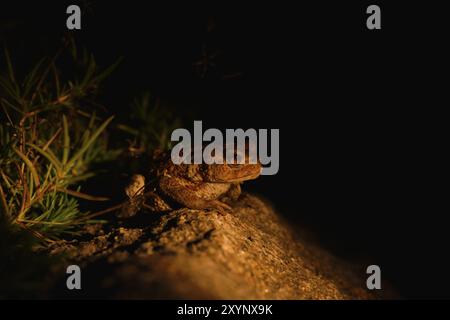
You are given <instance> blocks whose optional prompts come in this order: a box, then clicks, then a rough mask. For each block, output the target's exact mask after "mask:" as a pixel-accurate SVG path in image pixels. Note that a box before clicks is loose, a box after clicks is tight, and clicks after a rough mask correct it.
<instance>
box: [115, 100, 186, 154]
mask: <svg viewBox="0 0 450 320" xmlns="http://www.w3.org/2000/svg"><path fill="white" fill-rule="evenodd" d="M129 122H130V124H129V125H124V124H121V125H119V126H118V127H119V128H120V129H122V130H124V131H125V132H127V133H128V134H130V135H132V136H133V137H134V139H135V141H134V142H135V145H137V146H138V147H137V148H138V149H139V150H140V151H142V152H147V153H151V151H152V150H153V149H155V148H158V149H161V150H168V149H170V147H171V141H170V135H171V133H172V131H173V130H174V129H176V128H179V127H180V126H181V120H180V118H179V117H178V116H177V114H176V113H175V112H174V111H173V110H171V109H170V108H169V107H167V106H164V107H163V106H162V104H161V101H160V100H159V99H157V98H154V97H152V96H151V95H150V93H148V92H147V93H144V94H143V95H142V97H141V98H139V99H135V100H134V102H133V103H132V104H131V113H130V119H129Z"/></svg>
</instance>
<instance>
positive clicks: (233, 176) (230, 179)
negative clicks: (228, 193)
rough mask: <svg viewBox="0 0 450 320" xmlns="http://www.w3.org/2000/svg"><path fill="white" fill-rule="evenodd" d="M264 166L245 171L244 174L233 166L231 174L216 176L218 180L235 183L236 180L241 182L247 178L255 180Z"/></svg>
mask: <svg viewBox="0 0 450 320" xmlns="http://www.w3.org/2000/svg"><path fill="white" fill-rule="evenodd" d="M261 171H262V168H258V169H255V170H252V171H250V172H245V173H242V174H239V168H233V169H232V170H231V171H230V172H229V175H227V176H226V177H223V178H220V177H218V178H216V181H217V182H223V183H226V182H228V183H234V182H241V181H246V180H253V179H256V178H258V177H259V176H260V175H261Z"/></svg>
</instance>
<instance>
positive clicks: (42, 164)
mask: <svg viewBox="0 0 450 320" xmlns="http://www.w3.org/2000/svg"><path fill="white" fill-rule="evenodd" d="M69 49H70V51H71V53H72V56H74V57H75V58H76V57H77V55H78V51H77V50H76V48H75V47H74V46H73V44H71V43H69ZM59 55H60V53H58V54H57V55H56V56H55V57H53V58H52V59H42V60H40V61H39V62H38V63H37V64H36V65H35V67H33V68H32V70H31V71H30V72H29V73H28V74H27V75H26V76H24V77H23V79H19V77H18V76H17V75H16V74H15V71H14V67H13V63H12V61H11V59H10V55H9V53H8V52H7V51H6V50H5V60H6V73H5V74H3V75H0V116H1V118H0V120H1V121H0V205H1V209H2V213H3V215H4V216H6V217H7V219H8V221H10V222H12V223H13V224H16V225H18V226H20V227H22V228H24V229H26V230H31V231H32V232H33V234H35V235H37V236H38V237H41V238H43V239H47V240H48V239H51V238H54V237H57V236H60V235H61V234H64V233H73V232H76V231H77V226H79V224H84V223H88V222H90V220H89V218H88V215H87V213H86V212H80V210H79V208H78V201H77V198H83V199H87V200H93V201H104V200H106V198H101V197H93V196H90V195H87V194H84V193H82V192H81V191H80V183H81V182H82V181H84V180H86V179H88V178H90V177H92V176H94V175H95V172H93V171H92V170H91V168H92V165H93V164H94V163H98V162H102V161H109V160H112V159H114V158H115V157H117V155H118V153H119V152H120V150H112V149H110V148H109V147H108V134H107V133H106V130H105V129H106V127H107V126H108V125H109V124H110V123H111V121H112V119H113V117H109V118H107V119H106V120H101V119H100V118H99V117H97V115H96V113H95V111H94V112H92V111H90V110H92V105H93V103H94V102H93V101H92V100H91V98H92V95H93V93H94V92H95V91H96V89H97V88H98V86H99V84H100V82H101V81H102V80H103V79H104V78H105V77H106V76H107V75H108V74H109V73H110V72H111V71H112V70H113V68H114V66H115V65H114V66H112V67H110V68H108V69H106V70H105V71H104V72H99V71H98V67H97V65H96V63H95V60H94V58H93V57H92V56H91V55H88V54H87V53H86V52H84V54H83V55H82V57H81V58H79V59H78V61H81V66H82V67H83V71H84V72H83V73H82V75H81V77H76V76H74V77H73V78H71V79H66V80H63V78H62V77H61V76H60V72H59V70H58V68H57V64H56V63H57V58H58V56H59Z"/></svg>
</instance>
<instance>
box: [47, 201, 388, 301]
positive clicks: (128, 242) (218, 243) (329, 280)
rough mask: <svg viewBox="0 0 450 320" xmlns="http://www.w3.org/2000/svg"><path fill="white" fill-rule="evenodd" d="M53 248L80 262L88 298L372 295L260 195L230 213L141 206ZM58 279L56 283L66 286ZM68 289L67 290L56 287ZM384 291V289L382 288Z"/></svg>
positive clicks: (360, 278) (360, 277)
mask: <svg viewBox="0 0 450 320" xmlns="http://www.w3.org/2000/svg"><path fill="white" fill-rule="evenodd" d="M90 233H91V234H92V235H91V236H90V237H89V238H86V239H85V240H83V241H81V240H78V241H72V242H58V243H55V244H54V245H53V246H52V247H51V252H52V254H57V253H65V254H66V257H67V260H68V261H67V262H70V263H72V262H75V263H77V264H79V265H80V266H81V267H82V273H83V277H82V279H83V284H82V286H83V290H81V292H82V293H76V294H77V295H78V296H79V295H80V294H81V295H82V297H85V298H86V297H87V298H151V299H152V298H155V299H164V298H175V299H178V298H185V299H371V298H380V297H381V298H385V297H387V296H386V295H385V296H375V295H374V293H372V292H369V291H368V290H366V289H365V277H366V275H365V273H364V270H357V269H355V268H353V267H351V266H349V265H347V264H346V263H344V262H342V261H340V260H338V259H336V258H334V257H333V256H331V255H330V254H328V253H327V252H325V251H323V250H322V249H320V248H318V247H317V246H315V245H314V244H311V243H309V242H308V241H306V240H305V239H303V238H302V237H301V236H298V235H295V233H294V232H292V231H291V230H290V228H289V227H288V226H287V224H286V223H285V222H283V221H282V219H281V218H280V217H279V216H278V215H277V213H276V212H274V210H273V209H272V207H271V205H270V204H268V203H266V202H265V201H263V200H261V199H259V198H258V197H255V196H251V195H247V194H244V195H243V196H242V198H241V199H240V200H239V202H238V203H237V204H236V206H235V208H234V211H233V213H229V214H219V213H216V212H214V211H208V212H206V211H199V210H189V209H180V210H176V211H173V212H170V213H169V214H165V215H158V214H150V213H149V214H141V215H139V216H137V217H135V218H133V219H132V220H128V221H125V222H124V223H123V225H122V226H119V227H114V228H110V229H109V230H108V229H105V228H97V229H96V228H93V229H92V230H90ZM63 281H64V279H61V283H60V284H59V285H60V286H61V287H62V282H63ZM61 294H62V295H63V296H64V295H71V294H74V295H75V293H71V292H69V291H68V290H62V289H61V291H60V292H58V290H56V292H55V293H54V295H57V296H58V297H60V296H61ZM383 294H386V293H385V291H383Z"/></svg>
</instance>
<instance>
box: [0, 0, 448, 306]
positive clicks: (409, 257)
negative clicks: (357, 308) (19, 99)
mask: <svg viewBox="0 0 450 320" xmlns="http://www.w3.org/2000/svg"><path fill="white" fill-rule="evenodd" d="M395 2H396V3H395V4H393V3H392V1H390V3H385V2H381V1H376V2H373V3H372V2H370V3H369V2H367V3H366V2H364V1H362V2H359V3H356V2H354V1H326V2H325V1H310V2H298V3H291V4H289V5H288V3H287V2H286V3H284V4H282V3H276V4H275V3H273V2H272V3H269V4H261V3H260V2H254V3H253V4H250V3H248V4H247V5H243V3H239V2H236V3H232V2H227V3H223V4H222V6H214V7H211V6H205V5H199V4H197V5H183V6H180V5H175V4H171V5H170V6H164V7H162V6H161V5H156V4H150V3H148V1H126V2H123V1H103V2H89V3H88V2H79V1H78V2H76V1H73V2H72V3H79V4H80V6H81V7H82V30H81V31H72V33H73V34H74V35H75V37H76V39H77V40H78V43H80V44H82V45H83V46H85V47H86V48H88V49H89V50H90V51H91V52H93V53H94V55H95V56H96V59H97V61H98V63H99V64H100V65H103V66H108V65H109V64H111V63H112V62H114V61H115V60H116V59H117V58H118V57H120V56H123V57H124V58H125V59H124V61H123V63H122V64H121V66H120V67H119V69H118V70H117V71H116V72H115V73H114V74H113V75H112V76H111V78H110V79H109V80H108V81H107V83H106V86H105V88H104V89H103V92H102V96H103V98H102V99H104V102H105V104H106V105H107V106H108V107H109V108H110V110H111V112H114V113H119V114H126V113H127V108H128V105H129V103H130V101H131V100H132V99H133V98H134V97H136V96H137V95H139V94H140V93H142V92H143V91H146V90H150V91H151V92H152V93H153V94H154V95H156V96H158V97H160V98H161V99H163V100H164V101H166V102H167V104H169V105H171V106H173V107H175V108H177V109H178V110H179V112H180V114H191V115H194V117H195V119H197V120H203V125H204V128H210V127H216V128H240V127H241V128H244V129H246V128H252V127H253V128H279V129H280V139H281V143H280V171H279V173H278V174H277V175H276V176H265V177H261V178H260V179H258V180H257V181H256V182H253V183H250V186H249V188H250V189H251V190H253V191H255V192H258V193H261V194H263V195H264V196H266V197H267V198H269V199H270V200H271V201H272V202H273V203H274V204H275V206H276V207H277V208H278V209H279V210H280V212H281V213H282V214H283V215H284V216H285V217H286V218H287V219H288V220H290V221H291V222H292V223H293V224H298V225H303V226H307V228H308V229H310V230H312V231H313V232H314V233H315V234H316V235H317V237H318V239H319V240H320V241H321V242H322V243H323V245H324V246H325V247H327V248H328V249H329V250H331V251H332V252H334V253H335V254H336V255H338V256H341V257H343V258H346V259H349V260H354V261H363V263H364V264H363V265H364V266H366V265H367V264H378V265H380V267H381V270H382V274H383V276H384V277H385V278H387V279H388V280H389V281H390V282H392V283H393V284H394V286H395V287H397V289H398V290H399V291H400V293H401V294H402V295H403V296H405V297H409V298H432V297H433V298H444V297H446V298H449V297H450V295H449V294H448V291H447V286H446V285H447V284H448V280H447V279H446V278H448V276H447V273H448V272H447V270H448V269H447V264H446V258H447V254H448V248H447V244H448V242H449V236H448V232H447V224H446V221H445V219H444V217H445V215H447V214H448V209H445V210H444V207H441V206H439V205H438V200H439V199H442V198H443V197H444V196H446V197H448V196H447V195H446V194H445V195H444V191H443V185H441V184H444V183H445V182H446V181H444V179H443V175H442V172H441V171H440V170H439V169H438V162H439V161H440V159H441V158H440V155H439V152H440V151H441V150H443V147H444V145H439V144H438V143H437V142H436V139H437V138H439V137H440V136H441V135H442V134H443V133H442V132H441V130H443V129H444V127H442V126H441V125H440V124H439V122H440V121H438V120H443V118H442V116H441V114H440V111H439V110H437V109H436V110H435V109H434V108H436V107H440V108H443V107H444V105H445V104H444V103H443V102H442V101H441V100H440V97H441V96H442V95H443V94H444V93H445V92H446V91H445V89H446V90H447V91H448V88H445V83H447V84H448V75H446V73H445V72H444V70H445V69H444V68H446V63H447V62H446V59H445V60H444V59H443V58H444V57H445V54H446V52H447V50H446V49H445V40H444V39H448V34H447V33H446V26H445V19H443V18H442V17H439V16H440V15H442V14H443V12H445V11H444V10H443V8H440V7H439V5H437V4H432V3H431V2H423V3H422V4H419V3H418V4H412V3H411V2H410V1H395ZM425 3H426V4H425ZM86 4H87V6H86ZM369 4H378V5H380V7H381V10H382V30H375V31H369V30H367V29H366V26H365V23H366V18H367V15H366V13H365V9H366V8H367V6H368V5H369ZM66 7H67V3H64V2H58V4H56V3H50V2H48V3H46V2H39V3H37V4H36V3H34V4H32V3H15V5H14V6H11V5H6V4H5V2H4V1H3V2H2V4H1V5H0V17H1V20H0V21H1V29H0V37H1V38H0V39H1V41H2V42H3V41H4V42H5V43H7V45H8V47H9V48H10V50H11V52H12V53H13V58H16V59H17V60H21V59H23V58H24V57H30V58H38V57H40V56H41V55H42V54H44V53H45V54H50V53H53V52H55V51H56V48H58V46H59V45H60V43H61V42H60V39H61V37H62V35H63V34H64V33H66V32H67V30H66V27H65V24H66V17H67V15H66V14H65V9H66ZM208 26H209V28H210V29H211V30H210V31H208ZM203 46H206V48H207V50H209V51H210V52H219V54H218V55H217V56H216V58H215V64H216V65H215V66H211V68H210V69H209V70H208V72H207V74H206V75H205V76H203V77H202V76H201V75H199V74H198V73H197V72H195V68H194V67H193V63H195V61H198V60H199V59H200V58H201V54H202V47H203ZM447 57H448V56H447ZM28 60H29V59H28ZM31 61H33V60H31ZM2 63H3V62H2ZM24 67H26V66H24ZM440 79H442V80H440ZM447 106H448V103H447ZM434 179H436V180H434ZM361 271H362V272H364V270H363V269H361Z"/></svg>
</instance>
